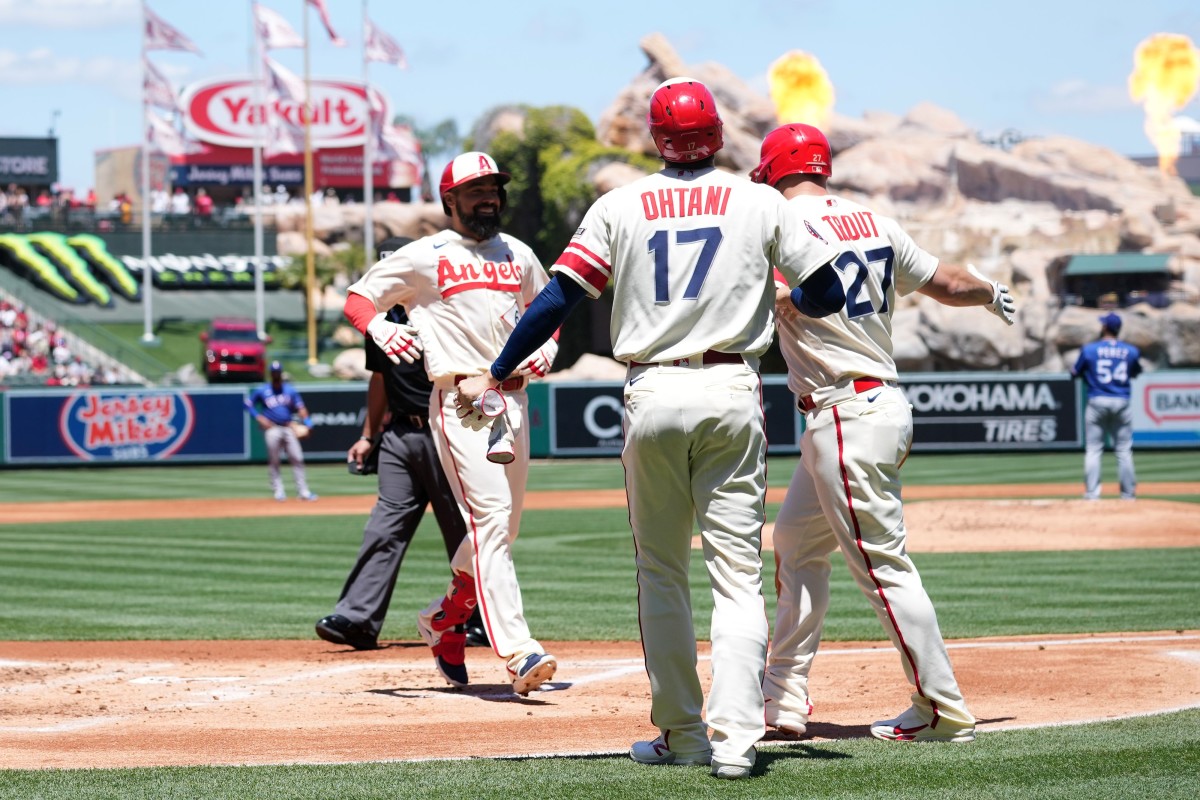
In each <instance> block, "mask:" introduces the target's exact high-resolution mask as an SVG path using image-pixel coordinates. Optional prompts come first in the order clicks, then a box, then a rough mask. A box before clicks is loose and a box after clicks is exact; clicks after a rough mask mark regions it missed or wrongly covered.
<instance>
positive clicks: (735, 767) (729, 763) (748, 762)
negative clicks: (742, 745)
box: [712, 747, 758, 781]
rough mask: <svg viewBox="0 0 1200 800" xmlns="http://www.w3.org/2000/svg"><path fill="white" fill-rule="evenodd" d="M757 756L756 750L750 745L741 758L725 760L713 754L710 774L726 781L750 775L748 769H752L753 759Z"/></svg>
mask: <svg viewBox="0 0 1200 800" xmlns="http://www.w3.org/2000/svg"><path fill="white" fill-rule="evenodd" d="M757 758H758V751H757V750H755V749H754V748H753V747H751V748H750V749H749V750H747V751H746V752H745V753H744V754H743V755H742V756H741V758H737V759H732V760H726V759H723V758H717V757H716V756H713V760H712V776H713V777H714V778H721V779H723V780H727V781H736V780H741V779H743V778H749V777H750V771H751V770H752V769H754V761H755V759H757Z"/></svg>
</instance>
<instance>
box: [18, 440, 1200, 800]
mask: <svg viewBox="0 0 1200 800" xmlns="http://www.w3.org/2000/svg"><path fill="white" fill-rule="evenodd" d="M1136 457H1137V466H1138V471H1139V478H1140V480H1142V481H1143V482H1150V481H1164V480H1170V481H1197V480H1200V457H1198V456H1197V453H1196V452H1194V451H1192V452H1175V451H1157V452H1152V453H1138V454H1137V456H1136ZM1106 462H1108V463H1106V465H1105V467H1106V474H1105V480H1113V479H1114V477H1115V476H1114V475H1113V473H1112V471H1113V465H1112V464H1111V458H1108V459H1106ZM795 463H796V462H795V460H794V459H777V460H772V463H771V467H770V479H771V484H772V485H774V486H783V485H786V483H787V480H788V478H789V477H790V474H791V470H792V469H793V468H794V466H795ZM1081 471H1082V454H1080V453H1056V454H1040V455H1021V454H1003V455H987V456H983V455H976V456H941V455H939V456H932V455H916V456H913V458H912V459H911V460H910V462H909V464H907V465H906V466H905V475H906V480H907V481H908V483H909V485H920V484H946V483H956V484H972V483H980V484H981V483H991V482H1000V483H1030V484H1040V483H1057V482H1066V483H1069V484H1071V490H1070V491H1068V492H1066V494H1065V496H1071V497H1073V496H1076V495H1077V494H1078V493H1079V491H1078V490H1077V488H1076V486H1075V484H1076V483H1078V482H1079V481H1080V480H1081V477H1080V474H1081ZM312 473H313V474H312V481H313V484H314V486H315V487H316V489H317V491H319V492H321V493H322V494H324V495H338V494H362V493H369V492H373V491H374V482H373V481H369V480H366V479H363V478H354V477H351V476H349V475H347V474H346V472H345V470H344V468H343V467H341V466H340V465H317V466H314V468H313V469H312ZM0 476H2V480H0V502H19V501H36V500H43V501H56V502H57V501H64V500H71V499H122V498H135V499H136V498H141V499H146V498H149V499H158V500H161V501H163V502H170V501H171V500H172V499H176V498H185V497H213V498H222V497H262V498H263V502H264V503H272V504H273V501H271V500H270V499H269V495H268V492H267V490H266V477H265V467H263V466H262V465H255V466H235V467H233V466H231V467H141V468H114V469H99V468H93V469H62V470H41V469H39V470H5V471H3V472H2V473H0ZM622 482H623V474H622V471H621V468H620V465H619V463H617V462H615V461H586V462H542V463H538V464H535V465H534V467H533V469H532V471H531V478H530V488H532V489H560V488H561V489H568V488H569V489H579V488H619V487H621V486H622ZM1174 499H1178V500H1185V501H1191V502H1195V501H1197V500H1200V498H1197V497H1195V496H1189V497H1179V498H1174ZM292 507H298V506H289V505H280V506H279V510H280V513H279V514H278V515H275V516H271V517H265V518H255V519H223V520H172V521H170V522H163V521H131V522H95V523H43V524H33V525H25V524H23V525H4V524H0V553H2V554H3V555H2V557H0V659H2V658H3V642H4V641H13V640H58V639H84V640H89V639H102V640H103V639H113V640H119V639H227V638H237V639H246V638H276V639H288V638H295V639H310V638H312V636H313V633H312V623H313V622H314V621H315V620H316V619H317V617H319V616H322V615H324V614H326V613H328V612H329V611H330V610H331V609H332V606H333V603H334V601H335V599H336V597H337V594H338V592H339V590H340V588H341V585H342V581H343V580H344V578H345V573H346V570H347V569H348V568H349V566H350V564H351V562H352V561H353V559H354V557H355V553H356V552H357V548H358V545H359V542H360V538H361V533H362V526H363V523H364V522H365V518H364V517H363V516H288V515H287V513H286V512H287V511H288V510H289V508H292ZM775 510H776V508H775V507H772V509H771V515H772V516H773V514H774V512H775ZM1061 535H1062V536H1063V537H1081V536H1086V535H1087V531H1086V530H1081V531H1072V530H1065V531H1063V532H1062V533H1061ZM515 553H516V560H517V568H518V573H519V575H520V577H521V583H522V589H523V593H524V599H525V607H526V612H527V615H528V617H529V620H530V624H531V628H532V629H533V630H534V631H535V632H536V634H537V635H538V636H539V638H543V639H545V640H548V641H552V640H565V639H601V640H603V639H616V640H633V639H635V638H636V636H637V624H636V620H635V613H636V611H635V605H636V601H635V595H636V587H635V585H634V569H633V546H632V542H631V537H630V533H629V527H628V520H627V518H626V512H625V511H624V509H598V510H590V511H580V510H572V511H553V510H545V511H528V512H526V514H525V516H524V520H523V525H522V533H521V537H520V538H519V539H518V540H517V542H516V545H515ZM914 560H915V561H916V562H917V564H918V567H919V568H920V570H921V572H922V575H923V577H924V580H925V583H926V585H927V588H928V590H929V592H930V595H931V596H932V598H933V600H934V603H935V605H936V606H937V609H938V616H939V620H940V622H941V625H942V628H943V631H944V633H945V634H946V636H947V638H951V639H954V638H970V637H977V636H991V635H1001V634H1005V635H1007V634H1014V635H1015V634H1055V633H1061V634H1068V633H1081V632H1107V631H1140V630H1159V629H1189V630H1194V629H1200V602H1198V600H1200V592H1198V591H1197V589H1196V577H1195V576H1196V575H1197V574H1200V548H1182V549H1171V550H1161V549H1158V550H1156V549H1145V550H1122V551H1097V550H1081V551H1050V552H1026V553H985V554H919V553H918V554H916V555H914ZM834 563H835V571H834V578H833V580H834V587H833V603H832V606H831V609H830V614H829V618H828V622H827V626H826V631H825V636H826V638H828V639H830V640H860V639H861V640H882V636H883V635H882V631H881V630H880V627H879V624H878V622H877V620H876V619H875V617H874V615H873V614H872V613H871V611H870V610H869V608H868V606H867V603H866V600H865V599H864V598H863V597H862V596H861V595H860V594H859V592H858V590H857V588H855V587H854V586H853V585H852V584H851V581H850V579H849V577H848V574H847V572H846V570H845V567H844V565H843V564H842V563H841V560H840V559H837V558H835V560H834ZM771 579H772V575H771V564H770V559H768V564H767V572H766V574H765V575H764V583H765V585H767V586H768V587H769V586H770V581H771ZM445 580H446V560H445V552H444V549H443V547H442V544H441V537H440V536H439V535H438V533H437V531H436V529H435V526H434V523H433V521H432V519H429V520H427V521H426V522H425V524H424V525H423V527H422V530H421V531H420V532H419V534H418V535H417V538H416V540H415V542H414V545H413V547H412V549H411V550H410V552H409V555H408V558H407V560H406V563H405V566H404V569H403V571H402V572H401V580H400V583H399V584H398V585H397V590H396V594H395V596H394V598H393V609H394V610H395V612H394V613H393V614H392V615H391V617H390V618H389V620H388V623H387V626H386V627H385V628H384V632H383V638H384V639H403V640H410V641H411V640H415V639H416V632H415V626H414V624H413V616H414V613H413V611H414V610H415V609H416V608H418V607H420V606H423V605H425V604H426V603H427V602H428V600H429V599H430V598H431V597H434V596H436V595H438V594H440V593H441V592H442V591H444V588H445ZM692 580H693V582H694V586H695V587H696V588H697V591H695V592H694V593H693V596H694V598H695V600H696V623H697V631H698V633H700V635H702V636H704V635H706V634H707V616H708V613H709V610H710V608H711V600H710V599H709V598H708V592H707V590H706V587H707V579H706V578H705V575H704V571H703V567H702V564H701V563H700V561H699V559H698V558H697V559H696V561H695V562H694V563H693V571H692ZM772 594H773V593H772V592H770V591H769V590H768V591H767V596H768V598H770V596H771V595H772ZM997 668H1001V667H1000V666H998V667H997ZM1178 668H1180V669H1186V668H1189V667H1188V666H1187V665H1186V663H1185V664H1181V665H1180V666H1179V667H1178ZM2 690H3V684H2V683H0V715H2V699H3V698H2ZM1112 690H1113V691H1114V692H1119V691H1120V687H1119V686H1114V687H1113V689H1112ZM1103 713H1104V712H1103V709H1102V708H1098V709H1097V716H1102V715H1103ZM2 730H3V728H2V725H0V732H2ZM430 735H431V736H436V735H437V726H436V725H432V726H431V728H430ZM2 747H3V744H2V740H0V748H2ZM403 757H404V754H402V753H398V754H397V758H403ZM1198 765H1200V710H1195V709H1193V710H1188V711H1182V712H1178V713H1173V714H1165V715H1161V716H1153V717H1145V718H1137V719H1127V720H1122V721H1115V722H1106V723H1102V724H1094V725H1082V726H1068V727H1061V728H1048V729H1039V730H1018V731H1003V732H986V731H985V732H984V733H983V734H982V735H981V736H980V737H979V739H978V740H977V741H976V742H975V743H974V744H972V745H969V746H957V745H956V746H939V745H913V746H888V745H883V744H882V743H880V742H876V741H874V740H870V739H847V740H841V741H836V742H821V743H813V742H802V743H799V744H785V745H768V746H766V747H764V748H763V751H762V755H760V758H759V763H758V766H757V767H756V774H757V775H758V776H759V777H758V778H757V779H756V780H751V781H747V782H739V783H732V784H730V783H724V782H721V783H718V782H717V781H715V780H713V779H712V778H710V777H709V776H708V775H707V772H706V770H702V769H696V768H646V767H641V766H638V765H635V764H633V763H631V762H630V761H629V760H628V758H626V757H625V756H623V755H620V754H608V755H597V756H593V757H583V758H568V757H561V758H542V759H530V758H513V759H470V760H464V761H432V762H422V763H403V762H401V763H374V764H357V765H326V766H276V767H254V768H248V767H247V768H217V767H210V768H189V769H182V768H172V769H124V770H39V771H23V770H7V771H0V798H22V800H33V799H37V798H45V799H46V800H68V799H69V800H77V799H78V798H155V799H157V798H205V799H206V800H207V799H209V798H212V799H213V800H235V799H237V800H240V799H241V798H335V797H336V798H409V797H412V798H424V797H432V798H449V797H462V798H492V797H495V798H505V799H506V800H507V799H508V798H513V797H523V796H537V797H543V796H544V797H548V798H552V800H568V799H570V798H616V799H617V800H625V799H626V798H629V799H630V800H632V798H663V800H683V798H693V797H715V796H720V797H727V798H800V797H816V798H887V800H892V798H921V800H927V799H928V798H930V797H956V798H969V799H973V798H1063V800H1095V798H1098V797H1105V798H1125V797H1130V798H1133V797H1136V798H1192V797H1197V796H1200V777H1198V773H1200V769H1198Z"/></svg>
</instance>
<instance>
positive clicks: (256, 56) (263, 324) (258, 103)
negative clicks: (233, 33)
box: [250, 0, 267, 340]
mask: <svg viewBox="0 0 1200 800" xmlns="http://www.w3.org/2000/svg"><path fill="white" fill-rule="evenodd" d="M250 61H251V65H250V66H251V69H252V70H253V72H252V74H253V76H254V105H255V107H256V108H257V109H258V113H257V116H256V117H255V123H254V314H255V317H254V319H255V322H256V323H257V326H258V338H259V339H263V340H265V339H266V338H267V321H266V314H265V311H264V308H263V216H262V184H263V175H262V172H263V164H262V144H263V135H262V133H263V121H264V117H266V114H267V109H266V104H265V101H264V100H263V91H262V88H263V87H262V61H263V49H262V38H261V37H260V36H259V35H258V26H257V24H256V21H255V18H254V0H251V1H250Z"/></svg>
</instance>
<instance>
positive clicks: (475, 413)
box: [455, 389, 508, 431]
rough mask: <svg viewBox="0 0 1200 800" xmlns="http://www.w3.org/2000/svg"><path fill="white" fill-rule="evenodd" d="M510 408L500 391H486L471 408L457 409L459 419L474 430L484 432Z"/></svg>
mask: <svg viewBox="0 0 1200 800" xmlns="http://www.w3.org/2000/svg"><path fill="white" fill-rule="evenodd" d="M507 408H508V401H507V400H505V399H504V393H503V392H501V391H500V390H499V389H485V390H484V392H483V394H481V395H479V397H477V398H475V401H474V402H473V403H471V405H470V406H459V407H458V408H456V409H455V413H456V414H458V418H459V419H461V420H462V421H463V424H464V425H466V426H467V427H469V428H471V429H472V430H477V431H478V430H482V429H483V428H485V427H487V425H488V424H489V423H490V422H491V421H492V420H493V419H495V418H496V417H498V416H500V415H501V414H503V413H504V411H505V409H507Z"/></svg>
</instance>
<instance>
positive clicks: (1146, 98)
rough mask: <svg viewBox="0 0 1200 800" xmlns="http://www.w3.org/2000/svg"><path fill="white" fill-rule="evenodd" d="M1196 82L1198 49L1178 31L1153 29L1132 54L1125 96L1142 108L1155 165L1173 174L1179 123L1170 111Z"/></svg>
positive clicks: (1199, 66)
mask: <svg viewBox="0 0 1200 800" xmlns="http://www.w3.org/2000/svg"><path fill="white" fill-rule="evenodd" d="M1198 84H1200V53H1198V52H1197V50H1196V48H1195V47H1194V46H1193V45H1192V40H1191V39H1189V38H1188V37H1187V36H1184V35H1183V34H1178V33H1156V34H1154V35H1153V36H1150V37H1148V38H1146V39H1145V40H1143V41H1142V43H1141V44H1139V45H1138V47H1137V50H1136V51H1135V52H1134V54H1133V73H1132V74H1130V76H1129V96H1130V97H1131V98H1133V100H1135V101H1137V102H1140V103H1141V104H1142V106H1143V107H1144V108H1145V109H1146V126H1145V127H1146V135H1147V136H1149V137H1150V141H1151V142H1153V143H1154V149H1155V150H1157V151H1158V168H1159V170H1160V171H1161V172H1163V173H1165V174H1167V175H1174V174H1176V173H1175V162H1176V161H1177V160H1178V159H1179V126H1178V125H1176V123H1175V121H1174V120H1173V119H1172V118H1171V115H1172V114H1174V113H1175V112H1176V111H1179V110H1180V109H1182V108H1183V107H1184V106H1186V105H1187V104H1188V101H1189V100H1191V99H1192V97H1193V95H1195V94H1196V87H1197V85H1198Z"/></svg>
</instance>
